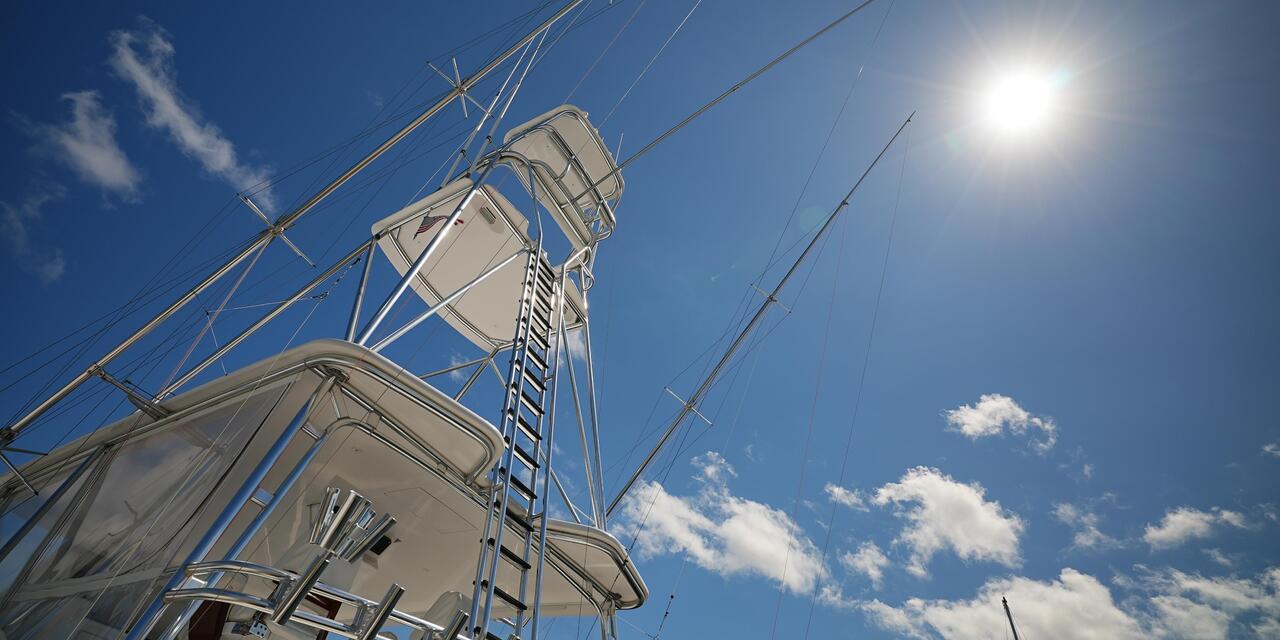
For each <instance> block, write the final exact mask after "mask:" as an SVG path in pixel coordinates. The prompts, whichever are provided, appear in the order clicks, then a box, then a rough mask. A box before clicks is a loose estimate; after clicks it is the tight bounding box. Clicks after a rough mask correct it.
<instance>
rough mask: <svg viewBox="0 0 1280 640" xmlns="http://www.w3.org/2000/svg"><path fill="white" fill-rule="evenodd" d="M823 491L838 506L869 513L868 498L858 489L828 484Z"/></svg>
mask: <svg viewBox="0 0 1280 640" xmlns="http://www.w3.org/2000/svg"><path fill="white" fill-rule="evenodd" d="M822 490H823V491H825V492H826V494H827V497H828V498H830V499H831V501H832V502H834V503H836V504H839V505H843V506H846V507H849V508H850V509H853V510H855V511H867V501H866V498H865V497H864V496H863V494H862V492H861V491H858V490H857V489H846V488H844V487H842V486H840V485H838V484H832V483H830V482H828V483H827V485H826V486H825V487H823V488H822Z"/></svg>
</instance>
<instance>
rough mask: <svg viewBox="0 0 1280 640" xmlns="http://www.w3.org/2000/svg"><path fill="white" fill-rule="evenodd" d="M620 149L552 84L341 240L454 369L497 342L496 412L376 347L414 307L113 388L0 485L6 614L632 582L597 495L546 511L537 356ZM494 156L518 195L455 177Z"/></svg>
mask: <svg viewBox="0 0 1280 640" xmlns="http://www.w3.org/2000/svg"><path fill="white" fill-rule="evenodd" d="M616 168H617V164H616V163H615V161H614V159H613V158H612V156H611V155H610V153H609V152H608V150H607V149H606V147H605V146H604V143H603V141H602V140H601V139H600V136H599V133H598V132H597V131H596V130H595V128H594V127H592V126H591V125H590V123H589V121H588V120H587V114H586V113H585V112H583V111H582V110H580V109H578V108H576V107H573V106H570V105H565V106H562V107H558V108H556V109H554V110H552V111H550V112H548V113H546V114H544V115H543V116H540V117H538V118H535V119H533V120H532V121H530V122H529V123H526V124H525V125H522V126H520V127H517V128H516V129H514V130H513V131H512V132H511V133H509V134H508V136H507V138H506V142H505V143H504V144H503V145H502V146H500V147H498V148H497V149H495V150H494V151H492V152H491V153H489V154H488V155H486V156H485V157H484V159H483V160H482V161H481V162H480V163H479V166H478V167H477V168H473V169H472V170H471V171H469V172H467V173H466V174H464V175H460V176H458V177H457V178H455V179H454V180H451V181H450V182H448V183H447V184H445V185H444V186H443V187H441V188H440V189H439V190H437V191H436V192H435V193H433V194H431V195H429V196H427V197H426V198H423V199H421V200H419V201H417V202H414V203H412V204H410V205H409V206H407V207H405V208H404V209H402V210H401V211H398V212H396V213H393V214H392V215H390V216H388V217H387V218H386V219H384V220H382V221H380V222H378V223H376V224H375V225H374V226H373V235H372V237H371V238H370V240H369V241H367V242H366V243H365V244H364V245H362V247H360V248H359V250H358V251H355V252H353V254H354V255H357V256H359V255H361V254H362V252H366V254H367V252H369V251H373V250H374V248H375V247H376V248H379V249H381V251H382V253H383V254H384V255H385V256H386V258H387V259H388V260H389V261H390V263H391V265H392V266H393V267H394V268H395V270H396V272H397V273H398V274H399V275H400V276H401V277H402V280H403V282H404V283H406V286H407V288H408V289H412V290H413V291H414V292H415V293H416V294H417V295H418V296H419V297H420V298H421V299H422V300H423V301H424V302H425V303H426V304H427V309H426V311H424V312H423V313H422V314H420V315H419V316H418V318H419V319H417V320H416V321H415V322H412V323H410V324H411V325H413V326H416V325H417V324H418V323H420V322H421V321H422V320H423V319H425V318H427V317H430V316H432V315H439V316H440V317H441V318H442V319H443V320H444V321H445V322H447V323H448V324H449V325H451V326H452V327H453V328H455V329H456V330H457V331H458V332H459V333H460V334H461V335H462V336H464V337H466V338H467V339H469V340H471V341H472V342H473V343H475V344H476V345H477V346H479V347H481V348H482V349H483V350H484V351H486V352H487V353H489V354H490V355H489V358H488V361H486V362H483V363H479V364H478V365H477V366H476V367H475V369H476V371H475V373H476V374H478V373H480V372H483V371H485V370H487V369H488V368H492V369H493V370H494V371H497V368H496V367H494V366H493V365H492V364H490V362H491V361H492V360H493V359H494V358H495V357H496V356H497V354H499V353H503V352H508V353H510V360H509V366H508V367H507V371H506V372H505V373H502V372H500V373H502V374H501V375H499V376H498V377H499V378H500V380H501V382H502V384H503V388H504V389H505V390H506V391H505V393H504V394H503V396H504V397H505V400H504V404H503V406H502V407H501V409H502V410H501V412H500V413H498V416H499V417H500V418H501V419H500V420H499V421H497V422H496V423H495V422H490V421H489V420H486V418H484V417H482V416H481V414H479V413H477V412H475V411H473V410H472V409H470V408H468V407H467V406H464V404H462V401H463V400H464V399H465V397H466V393H467V391H468V389H470V388H471V386H472V384H474V382H475V378H476V377H477V376H476V375H474V374H473V377H472V379H471V380H469V381H468V383H467V385H466V386H465V387H464V388H463V389H462V390H461V392H460V393H458V394H456V396H457V397H454V396H451V395H448V394H446V393H444V392H442V391H441V390H439V389H438V388H436V387H434V386H432V384H430V382H429V381H428V380H427V379H424V378H430V377H431V376H430V375H428V376H425V377H423V376H419V375H417V374H414V373H412V372H410V371H408V370H406V369H404V368H402V367H401V366H399V365H397V364H396V363H395V362H393V361H391V360H389V359H387V358H386V357H384V356H382V355H380V354H379V351H381V350H382V349H383V348H384V347H386V346H388V345H390V344H391V343H393V342H394V341H396V340H398V339H399V338H400V337H401V336H403V335H406V334H407V333H408V330H409V329H411V328H412V326H409V327H408V328H406V326H401V327H400V328H399V329H396V330H390V331H388V330H386V329H384V330H383V331H381V332H378V333H374V334H373V335H376V336H380V337H379V338H378V339H376V340H374V339H373V338H370V339H368V340H366V341H364V343H361V341H360V340H358V339H356V340H350V339H349V340H342V339H324V340H319V341H315V342H310V343H307V344H304V345H302V346H299V347H295V348H293V349H290V350H288V351H285V352H283V353H280V354H276V355H272V356H270V357H267V358H265V359H263V360H262V361H260V362H258V363H256V364H253V365H250V366H248V367H245V368H243V369H240V370H238V371H235V372H231V373H229V374H228V375H225V376H223V377H220V378H217V379H214V380H213V381H210V382H207V383H205V384H203V385H201V386H199V387H197V388H195V389H192V390H189V391H185V392H182V393H179V394H177V395H173V396H171V397H168V398H165V399H157V400H147V399H145V398H135V400H137V402H138V403H139V404H140V409H139V411H138V412H137V413H135V414H134V415H132V416H129V417H127V418H125V419H123V420H120V421H119V422H117V423H115V424H112V425H109V426H106V427H104V428H102V429H99V430H97V431H95V432H93V433H91V434H89V435H87V436H84V437H82V438H80V439H79V440H77V441H74V442H71V443H69V444H66V445H63V446H62V447H60V448H59V449H58V450H56V451H53V452H51V453H50V454H49V455H47V456H44V457H43V458H40V459H38V460H36V461H34V462H32V463H30V464H28V465H27V466H26V467H24V468H23V470H22V478H21V479H19V478H18V477H16V476H14V477H11V478H10V479H9V482H8V484H6V485H5V488H4V489H5V493H4V496H3V499H2V500H3V509H4V510H5V511H10V510H15V509H16V511H13V513H15V514H18V515H21V516H24V517H25V518H26V519H27V521H28V522H30V523H32V524H31V525H30V526H27V527H24V528H25V530H23V531H19V532H18V535H14V536H13V540H12V541H11V542H12V544H8V545H6V549H5V551H6V552H10V551H13V550H15V549H17V548H18V547H19V546H21V547H23V548H24V550H25V551H27V552H28V553H26V554H16V553H6V556H5V558H4V563H5V570H6V573H7V574H10V575H11V576H12V577H11V578H9V579H8V581H7V583H5V584H4V585H2V586H3V587H4V588H5V589H6V591H5V593H4V596H3V598H4V599H3V602H2V603H0V627H3V628H4V630H5V631H4V634H5V635H4V637H5V638H7V639H8V640H16V639H18V638H46V637H95V638H97V637H116V636H127V637H130V638H161V637H168V638H175V637H176V638H183V637H186V638H224V637H225V638H230V637H240V636H243V635H245V634H250V635H256V634H262V633H265V634H268V635H273V636H276V637H307V636H309V635H310V636H314V634H315V633H316V632H318V631H319V632H329V633H333V634H336V635H338V636H344V637H351V638H372V637H374V636H375V635H377V633H378V632H379V629H381V628H383V627H389V626H398V627H407V628H409V629H415V630H417V631H418V632H420V633H423V634H434V636H439V637H458V638H475V637H498V636H494V631H491V628H492V627H493V626H494V625H497V626H506V627H507V628H509V629H510V630H511V631H510V633H513V634H517V635H518V634H520V633H529V632H531V631H532V625H533V624H535V621H536V620H537V618H539V617H541V616H559V615H572V616H578V615H583V614H584V613H589V614H590V615H594V616H598V617H599V618H600V619H601V620H608V619H609V617H610V616H612V615H613V613H614V612H616V611H618V610H622V609H629V608H634V607H638V606H640V605H641V604H643V603H644V601H645V599H646V598H647V597H648V590H647V588H646V586H645V584H644V581H643V579H642V578H641V577H640V575H639V574H638V572H637V571H636V567H635V565H634V564H633V563H632V562H631V561H630V558H629V556H628V554H627V551H626V549H625V548H624V547H623V545H622V544H621V543H620V542H619V541H618V540H617V539H616V538H615V537H614V536H613V535H611V534H609V533H608V532H607V531H605V530H604V529H603V528H602V527H603V519H602V518H601V519H599V520H596V519H594V518H593V517H588V518H587V519H586V520H585V521H583V518H581V517H580V514H582V513H587V511H584V510H582V509H580V508H578V507H577V506H576V505H572V503H569V507H570V510H571V514H570V515H572V517H573V519H574V520H579V521H566V520H559V519H556V518H554V517H552V516H551V515H550V513H549V511H548V509H547V505H548V503H549V501H548V498H549V497H550V492H551V490H552V489H551V487H552V485H551V481H550V480H551V474H552V472H553V471H552V469H553V460H552V453H551V449H550V445H549V441H550V440H551V439H552V437H553V432H554V424H555V410H554V403H555V397H556V394H557V390H558V389H557V388H558V387H559V385H560V382H561V381H562V380H564V382H565V383H566V384H568V380H567V379H565V378H564V376H561V375H556V374H555V372H556V371H557V370H563V369H567V368H568V367H572V366H574V365H573V364H572V363H570V362H569V360H568V355H567V351H568V346H567V341H565V340H560V339H559V336H561V335H564V334H565V333H566V332H568V331H579V330H580V331H585V330H586V325H587V320H588V316H587V303H586V290H587V289H589V288H590V287H591V285H592V283H593V281H594V279H593V278H592V277H591V276H590V272H589V269H590V266H589V265H590V263H591V261H592V260H593V258H594V254H595V251H596V250H597V247H598V244H599V242H600V241H601V240H602V239H604V238H606V237H608V235H609V234H610V233H611V232H612V230H613V227H614V224H615V217H614V213H613V210H612V205H613V203H614V202H616V200H617V198H618V197H619V196H620V195H621V193H622V188H623V183H622V179H621V177H620V176H619V175H617V173H616V172H614V170H615V169H616ZM495 169H498V170H506V171H509V172H511V173H514V174H515V175H517V176H519V177H520V178H521V179H518V180H514V181H510V182H509V183H508V184H510V185H513V186H514V187H515V188H516V189H518V190H520V191H521V192H523V193H524V197H523V198H522V199H521V200H522V201H524V202H526V203H528V204H526V205H525V206H524V207H523V208H522V207H520V206H517V205H516V204H513V202H512V200H511V199H509V198H508V197H507V196H506V195H504V194H503V193H502V192H501V191H500V190H499V189H498V188H497V187H495V186H493V185H492V184H485V183H483V182H481V181H480V180H477V179H475V178H473V177H471V176H475V175H477V174H478V173H479V174H484V175H489V174H490V173H491V172H492V171H493V170H495ZM611 172H614V173H613V175H612V176H610V173H611ZM602 177H607V179H606V180H605V181H604V182H602V184H600V185H595V186H592V183H593V182H594V181H596V180H597V179H599V178H602ZM530 214H533V215H535V216H538V217H539V219H538V221H537V223H536V224H533V225H531V224H530ZM542 218H545V219H546V225H544V224H543V221H542ZM557 232H558V233H560V234H562V236H563V237H561V238H560V241H559V242H560V244H561V246H563V247H565V251H566V252H567V254H568V255H567V258H562V259H563V261H562V262H560V263H559V264H556V265H553V264H552V257H551V255H550V254H549V253H548V250H547V249H546V248H544V247H545V246H547V245H549V244H551V239H549V238H548V237H547V236H546V234H553V233H557ZM424 256H427V258H426V259H423V257H424ZM368 274H369V270H368V269H367V268H366V270H365V276H364V277H365V278H368V277H369V275H368ZM366 286H367V283H366V282H362V283H361V293H363V290H364V288H365V287H366ZM362 298H363V296H362V295H358V296H357V302H356V305H355V308H354V309H353V323H352V327H351V329H350V330H349V331H348V334H350V335H354V333H355V331H354V330H355V326H356V325H355V321H356V320H357V319H358V318H359V316H360V315H361V314H360V308H359V306H360V304H361V300H362ZM366 312H367V310H366ZM371 333H372V332H371ZM384 334H385V335H384ZM350 335H349V337H350ZM588 357H589V356H588ZM586 364H587V367H588V368H589V367H590V362H589V361H588V362H587V363H586ZM486 365H487V366H486ZM199 366H200V365H197V367H199ZM570 375H572V376H575V377H576V376H577V375H578V374H576V373H571V374H570ZM582 375H589V371H584V372H583V374H582ZM188 379H189V378H188ZM575 384H576V382H575ZM589 384H590V383H589V382H588V385H589ZM560 391H561V393H563V390H562V389H561V390H560ZM574 391H575V393H574V396H575V398H576V396H577V391H578V390H577V389H575V390H574ZM591 392H592V393H593V391H591ZM579 410H581V409H579ZM580 417H581V416H580ZM590 423H591V424H590V426H591V429H592V431H595V429H596V426H595V422H594V413H592V415H591V416H590ZM579 424H583V425H585V423H582V422H580V423H579ZM584 428H585V426H584ZM584 435H585V432H584ZM592 441H594V438H593V439H592ZM589 449H590V444H589V445H588V450H589ZM593 479H595V477H594V476H591V477H588V479H587V481H588V482H590V481H592V480H593ZM559 482H560V481H559V479H558V478H557V479H556V484H557V485H559ZM28 485H31V486H33V487H34V486H39V487H42V488H44V491H43V492H41V493H40V494H39V496H38V497H43V498H44V499H43V500H40V499H37V500H30V499H28V498H30V491H29V490H28V489H27V486H28ZM50 487H54V488H53V489H50ZM558 488H559V489H560V490H561V491H563V488H562V487H558ZM594 489H595V490H593V499H592V502H593V504H592V507H591V509H590V510H589V511H591V512H593V513H596V514H599V513H601V512H602V506H601V505H600V504H599V501H600V500H601V498H599V497H596V496H597V494H598V493H599V491H598V487H597V488H594ZM565 499H566V500H567V499H568V498H567V496H565ZM477 558H479V561H478V562H477ZM603 628H604V627H602V629H603ZM530 637H532V634H530Z"/></svg>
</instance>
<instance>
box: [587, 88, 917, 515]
mask: <svg viewBox="0 0 1280 640" xmlns="http://www.w3.org/2000/svg"><path fill="white" fill-rule="evenodd" d="M915 115H916V113H915V112H914V111H912V112H911V115H909V116H907V119H906V120H905V121H904V122H903V123H902V126H900V127H898V130H897V131H896V132H894V134H893V137H892V138H889V142H888V143H886V144H885V145H884V148H883V149H881V150H880V153H879V154H878V155H877V156H876V157H875V159H874V160H872V161H871V164H869V165H867V168H866V170H864V171H863V172H862V175H861V176H860V177H859V178H858V181H857V182H855V183H853V187H852V188H850V189H849V192H848V193H846V194H845V195H844V198H843V199H842V200H841V201H840V204H838V205H836V208H835V209H834V210H832V212H831V214H830V215H828V216H827V220H826V222H823V223H822V228H820V229H818V232H817V233H816V234H814V236H813V239H811V240H809V244H808V245H807V246H805V248H804V251H802V252H801V253H800V256H799V257H798V258H796V261H795V262H794V263H792V264H791V268H790V269H788V270H787V273H786V274H785V275H783V276H782V279H781V280H779V281H778V284H777V286H775V287H774V288H773V291H771V292H770V293H769V295H768V296H767V297H766V298H765V300H764V302H762V303H761V304H760V307H759V308H757V309H756V313H755V315H753V316H751V321H750V322H748V323H747V326H746V327H744V328H743V329H742V332H741V333H739V334H738V337H737V338H736V339H735V340H734V341H733V343H732V344H730V345H729V348H728V349H727V350H726V351H725V352H724V355H722V356H720V361H719V362H717V363H716V366H715V368H713V369H712V370H711V372H710V373H708V374H707V377H706V378H705V379H703V381H702V384H700V385H698V388H697V390H695V391H694V392H693V395H691V396H689V399H688V400H686V401H683V402H684V406H683V407H681V409H680V412H679V413H677V414H676V417H675V418H673V419H672V420H671V424H669V425H667V430H666V431H664V432H663V434H662V437H661V438H659V439H658V443H657V444H655V445H654V446H653V450H651V451H650V452H649V455H648V456H647V457H645V459H644V462H641V463H640V467H639V468H637V469H636V470H635V472H634V473H632V474H631V477H630V478H629V479H627V483H626V484H625V485H623V486H622V489H621V490H620V491H618V495H617V496H615V497H614V498H613V501H612V502H610V503H609V508H608V509H607V510H606V511H605V515H606V517H607V516H610V515H613V510H614V509H616V508H617V507H618V504H619V503H620V502H622V499H623V498H625V497H626V495H627V492H628V491H630V490H631V487H632V485H634V484H635V483H636V481H637V480H639V479H640V476H642V475H643V474H644V472H645V470H646V469H648V468H649V465H650V464H652V463H653V460H654V458H656V457H658V453H659V452H661V451H662V448H663V447H664V446H666V444H667V441H668V440H670V439H671V436H672V435H673V434H675V432H676V431H677V430H678V429H679V428H680V425H682V424H683V423H684V419H685V418H687V417H689V414H691V413H693V414H697V412H698V402H700V401H701V400H702V396H703V395H705V394H706V393H707V391H709V390H710V389H711V387H712V386H714V385H715V383H716V380H717V379H718V378H719V377H720V372H721V371H723V370H724V368H725V366H726V365H728V364H729V361H730V360H732V359H733V356H734V355H735V354H736V353H737V352H738V349H739V348H740V347H741V346H742V344H743V343H744V342H746V340H747V336H749V335H751V332H752V331H753V330H754V329H755V328H756V325H758V324H760V321H761V320H762V319H764V315H765V312H766V311H768V310H769V307H770V305H772V304H774V303H777V302H778V294H779V293H781V292H782V288H783V287H785V286H787V281H789V280H791V276H793V275H795V273H796V271H797V270H798V269H799V268H800V265H801V263H803V262H804V260H805V258H807V257H809V254H810V253H812V252H813V249H814V247H816V246H818V241H819V240H821V239H822V238H823V236H825V235H826V232H827V229H829V228H831V225H832V223H834V222H835V220H836V218H837V217H839V216H840V213H841V212H842V211H844V210H845V209H846V208H847V207H848V206H849V198H852V197H853V193H854V192H855V191H857V190H858V187H860V186H862V182H863V180H866V178H867V176H868V175H869V174H870V173H871V170H872V169H874V168H875V167H876V164H878V163H879V162H880V159H881V158H883V157H884V154H885V153H886V152H888V151H889V148H890V147H892V146H893V143H894V141H896V140H897V139H898V136H899V135H901V134H902V131H903V130H904V129H906V128H907V125H908V124H911V119H912V118H914V117H915Z"/></svg>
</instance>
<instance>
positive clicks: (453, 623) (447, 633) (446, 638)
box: [440, 609, 470, 640]
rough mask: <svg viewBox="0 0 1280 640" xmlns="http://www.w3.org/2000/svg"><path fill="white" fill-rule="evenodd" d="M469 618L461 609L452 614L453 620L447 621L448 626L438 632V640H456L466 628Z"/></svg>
mask: <svg viewBox="0 0 1280 640" xmlns="http://www.w3.org/2000/svg"><path fill="white" fill-rule="evenodd" d="M468 618H470V616H469V615H467V612H466V611H463V610H461V609H459V610H458V612H457V613H455V614H453V619H452V620H450V621H449V626H447V627H445V628H444V631H441V632H440V640H456V638H457V637H458V635H459V634H461V633H462V630H463V629H464V628H466V626H467V619H468Z"/></svg>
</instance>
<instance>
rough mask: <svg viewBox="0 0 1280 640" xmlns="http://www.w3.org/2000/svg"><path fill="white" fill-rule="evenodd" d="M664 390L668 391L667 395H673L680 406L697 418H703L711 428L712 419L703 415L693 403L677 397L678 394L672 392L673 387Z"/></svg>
mask: <svg viewBox="0 0 1280 640" xmlns="http://www.w3.org/2000/svg"><path fill="white" fill-rule="evenodd" d="M663 389H664V390H666V392H667V393H669V394H671V397H672V398H675V399H676V400H678V401H680V405H681V406H683V407H684V408H686V409H688V410H689V412H690V413H692V414H693V415H695V416H698V417H699V418H702V421H703V422H705V423H707V426H708V427H710V426H711V419H710V418H707V417H706V416H704V415H702V413H701V412H700V411H698V406H697V405H695V404H693V403H692V402H685V400H684V398H681V397H680V396H678V395H676V392H674V391H672V390H671V387H663Z"/></svg>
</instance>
